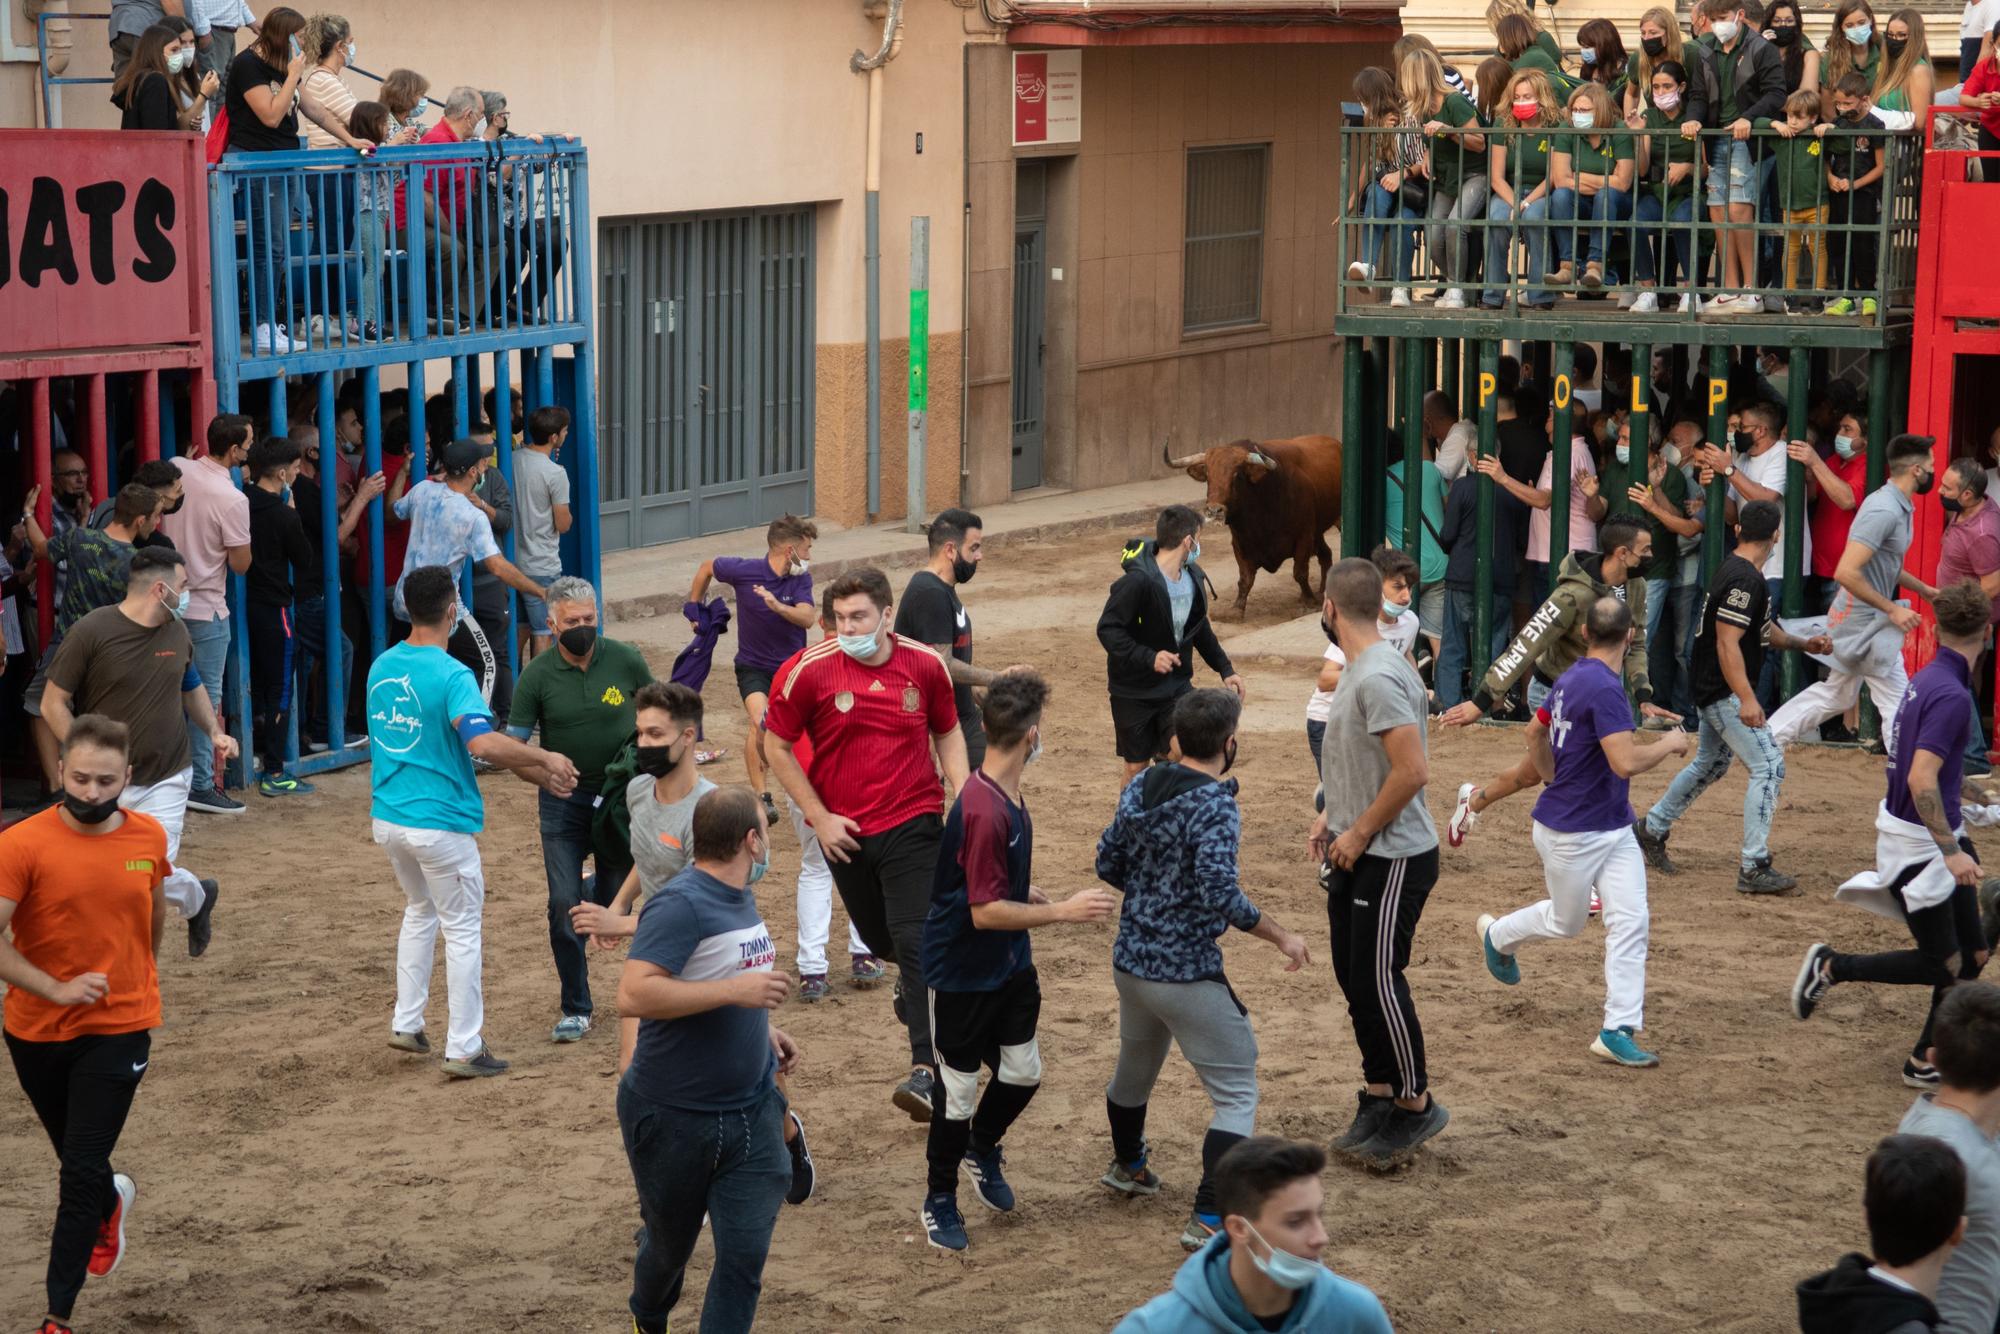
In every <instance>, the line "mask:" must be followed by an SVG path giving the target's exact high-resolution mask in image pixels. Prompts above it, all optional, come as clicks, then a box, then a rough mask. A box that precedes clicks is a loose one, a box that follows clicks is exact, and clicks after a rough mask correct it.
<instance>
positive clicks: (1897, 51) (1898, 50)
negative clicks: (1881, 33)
mask: <svg viewBox="0 0 2000 1334" xmlns="http://www.w3.org/2000/svg"><path fill="white" fill-rule="evenodd" d="M1909 44H1910V39H1909V38H1907V37H1884V38H1883V39H1882V49H1883V50H1884V51H1886V52H1888V53H1889V59H1891V60H1894V59H1895V58H1896V57H1897V56H1900V55H1902V54H1903V48H1905V47H1907V46H1908V45H1909Z"/></svg>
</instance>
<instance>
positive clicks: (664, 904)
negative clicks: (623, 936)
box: [625, 866, 778, 1112]
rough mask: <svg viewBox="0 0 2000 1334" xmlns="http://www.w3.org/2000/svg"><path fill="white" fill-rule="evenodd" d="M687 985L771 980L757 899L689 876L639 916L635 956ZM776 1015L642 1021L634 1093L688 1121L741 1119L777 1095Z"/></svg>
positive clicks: (631, 1074)
mask: <svg viewBox="0 0 2000 1334" xmlns="http://www.w3.org/2000/svg"><path fill="white" fill-rule="evenodd" d="M629 957H631V958H633V959H637V960H639V961H640V962H641V963H650V964H652V965H654V966H655V967H658V968H664V969H666V971H667V972H669V973H670V974H672V975H673V976H675V977H677V978H679V979H680V980H682V981H683V982H721V981H725V980H727V979H729V978H732V977H736V976H738V975H739V974H742V973H768V972H770V971H771V966H772V964H773V963H775V962H776V960H777V957H778V951H777V949H776V947H775V946H773V945H772V944H771V932H770V930H769V928H767V927H766V926H765V925H764V919H763V918H762V917H760V916H758V913H757V898H756V895H754V894H752V893H751V892H750V891H749V890H747V889H737V888H736V887H735V886H734V885H726V884H724V883H723V882H722V881H720V880H717V879H716V878H715V877H714V876H712V875H710V874H708V873H707V872H706V871H702V870H698V869H696V868H695V867H692V866H690V867H688V868H687V869H686V870H685V871H682V872H681V873H680V874H679V875H677V876H675V877H674V878H673V879H672V880H671V881H669V882H668V883H667V884H666V886H665V887H664V888H663V889H662V890H661V891H660V892H659V893H658V894H655V895H654V896H653V898H652V900H651V901H650V902H649V903H647V904H646V906H645V908H644V909H642V910H641V911H640V913H639V927H638V930H637V931H636V932H635V933H634V934H633V936H632V950H631V954H630V956H629ZM777 1069H778V1060H777V1056H776V1054H775V1053H773V1052H772V1050H771V1017H770V1011H768V1010H762V1009H752V1008H750V1007H748V1006H743V1005H724V1006H721V1007H719V1008H717V1009H713V1010H703V1011H702V1012H701V1013H699V1014H690V1015H687V1016H684V1017H683V1018H680V1019H641V1020H640V1021H639V1042H638V1045H637V1046H636V1047H635V1048H634V1049H633V1052H632V1065H631V1068H630V1069H628V1070H626V1072H625V1079H626V1081H627V1082H628V1083H629V1084H630V1085H631V1087H632V1091H633V1092H634V1093H637V1094H639V1095H640V1096H642V1097H646V1098H650V1099H652V1100H653V1101H654V1102H657V1103H660V1104H661V1105H663V1106H667V1107H674V1108H678V1109H679V1110H681V1111H686V1112H733V1111H736V1110H738V1109H739V1108H743V1107H747V1106H749V1105H750V1104H751V1103H754V1102H756V1101H757V1100H758V1099H759V1098H761V1097H763V1096H764V1094H765V1093H766V1092H767V1091H768V1090H769V1089H770V1088H771V1087H772V1086H773V1081H774V1079H775V1076H776V1074H777Z"/></svg>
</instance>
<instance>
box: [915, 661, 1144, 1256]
mask: <svg viewBox="0 0 2000 1334" xmlns="http://www.w3.org/2000/svg"><path fill="white" fill-rule="evenodd" d="M1048 697H1049V687H1048V683H1047V682H1046V681H1044V680H1042V678H1041V677H1039V676H1037V675H1035V674H1034V673H1033V672H1030V671H1026V670H1021V671H1016V672H1011V673H1009V674H1008V675H1006V676H1003V677H1000V678H999V679H998V680H996V681H995V682H994V683H993V684H992V686H990V687H989V688H988V689H987V691H986V700H985V702H984V703H983V704H982V705H981V706H980V711H981V713H982V715H983V717H982V722H983V724H984V729H983V731H982V735H983V736H984V737H985V738H986V745H987V750H986V758H985V760H984V762H983V763H982V764H981V766H980V767H979V768H978V769H976V770H974V771H973V774H972V776H971V777H970V778H968V779H967V780H966V783H965V788H964V790H963V791H961V792H960V793H959V794H958V800H956V801H954V802H953V803H952V804H951V814H950V815H949V816H947V817H946V819H945V822H944V842H943V844H942V845H941V846H940V847H939V849H938V863H937V875H936V878H935V879H934V880H933V881H932V883H931V908H930V916H929V917H928V918H927V919H926V920H925V922H924V983H925V985H926V986H928V987H929V988H930V1007H931V1035H932V1038H933V1040H934V1041H936V1043H937V1057H938V1078H939V1080H940V1081H942V1083H943V1084H944V1110H943V1115H933V1116H932V1117H931V1129H930V1144H929V1147H928V1151H927V1155H926V1156H927V1158H928V1161H929V1166H930V1177H929V1181H928V1185H927V1189H926V1194H925V1196H924V1206H923V1211H922V1217H923V1223H924V1234H925V1236H926V1237H927V1238H928V1239H929V1241H930V1244H931V1245H933V1246H937V1247H940V1248H942V1249H944V1250H949V1251H962V1250H964V1249H965V1248H966V1246H967V1245H968V1242H967V1239H966V1235H965V1216H964V1215H963V1214H962V1213H960V1212H959V1209H958V1173H959V1168H960V1167H961V1166H963V1167H964V1169H965V1171H966V1174H967V1175H969V1176H970V1177H971V1178H972V1188H973V1190H974V1192H975V1193H976V1194H978V1196H979V1202H980V1203H981V1204H984V1205H985V1206H986V1207H987V1208H989V1209H994V1210H997V1211H999V1212H1001V1213H1006V1212H1009V1211H1010V1210H1012V1209H1013V1207H1014V1188H1013V1187H1012V1186H1010V1185H1008V1184H1007V1178H1006V1175H1005V1173H1004V1172H1003V1171H1002V1169H1001V1162H1002V1157H1001V1152H1000V1140H1001V1137H1002V1136H1004V1135H1005V1134H1006V1133H1007V1128H1008V1127H1009V1126H1011V1125H1013V1124H1014V1121H1015V1119H1016V1118H1017V1117H1019V1116H1020V1115H1021V1113H1022V1112H1024V1111H1026V1110H1027V1107H1028V1101H1029V1099H1031V1098H1033V1097H1034V1096H1035V1089H1036V1088H1037V1087H1039V1086H1040V1084H1041V1080H1042V1052H1041V1047H1040V1046H1039V1045H1038V1044H1037V1042H1036V1040H1035V1028H1036V1025H1037V1023H1038V1021H1039V1019H1040V1017H1041V1012H1042V989H1041V984H1040V981H1039V979H1038V977H1037V975H1036V973H1035V962H1034V956H1033V954H1032V953H1031V952H1030V947H1029V944H1028V932H1029V931H1030V930H1031V929H1033V928H1035V927H1041V926H1048V925H1050V924H1051V923H1055V922H1101V921H1103V920H1104V919H1105V918H1107V917H1109V916H1110V915H1111V913H1112V910H1113V909H1114V908H1116V907H1117V906H1118V900H1117V899H1116V898H1114V897H1113V896H1112V894H1111V891H1109V890H1106V889H1086V890H1081V891H1079V892H1078V893H1076V894H1073V895H1071V896H1070V897H1069V898H1068V899H1065V900H1064V901H1063V902H1061V903H1051V902H1049V900H1048V897H1047V896H1046V895H1045V894H1043V893H1042V891H1041V890H1039V889H1037V888H1035V886H1034V884H1033V883H1032V881H1033V871H1034V852H1035V827H1034V823H1033V822H1032V821H1031V820H1029V818H1028V803H1027V802H1026V800H1024V799H1023V798H1022V796H1021V775H1022V773H1023V771H1024V770H1025V769H1026V768H1027V767H1028V762H1029V761H1030V760H1032V759H1034V758H1035V756H1036V754H1037V753H1039V752H1040V750H1041V746H1042V736H1041V732H1042V708H1043V706H1044V705H1045V704H1046V703H1047V702H1048ZM982 1065H983V1066H986V1067H988V1068H990V1069H991V1070H992V1071H993V1078H992V1080H991V1081H989V1082H988V1083H987V1085H986V1094H985V1096H984V1097H980V1096H978V1095H979V1068H980V1067H981V1066H982ZM975 1100H976V1101H975Z"/></svg>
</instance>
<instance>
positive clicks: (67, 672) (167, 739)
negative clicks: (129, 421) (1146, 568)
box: [42, 547, 236, 959]
mask: <svg viewBox="0 0 2000 1334" xmlns="http://www.w3.org/2000/svg"><path fill="white" fill-rule="evenodd" d="M187 578H188V575H187V562H186V561H184V560H183V559H182V558H181V554H180V552H178V551H175V550H174V549H173V548H171V547H147V548H145V549H144V550H141V551H137V552H134V553H133V555H132V560H131V565H130V570H129V572H128V574H127V576H126V580H127V582H126V587H125V599H124V601H122V602H120V603H118V605H116V606H113V607H100V608H98V609H97V610H96V611H93V612H91V613H90V614H89V615H88V616H85V617H84V618H83V619H82V620H80V621H78V622H77V623H76V624H75V625H73V626H71V627H70V632H69V634H68V635H66V636H65V637H64V638H63V645H62V648H61V649H60V650H58V651H57V653H56V656H55V660H54V661H53V662H51V663H50V664H49V682H48V688H47V691H46V693H44V694H43V696H42V717H43V719H44V720H45V721H46V722H47V723H48V725H49V729H50V731H51V732H52V733H54V735H55V737H56V739H57V740H58V741H61V740H62V739H63V738H65V737H67V736H68V735H69V729H70V725H71V723H72V722H74V721H75V719H76V717H77V715H79V714H84V713H98V714H103V715H104V716H105V717H107V718H111V719H114V720H115V721H117V722H121V723H123V724H125V726H126V728H127V729H128V730H129V733H130V741H129V745H130V749H131V754H130V761H131V765H132V775H131V778H130V780H129V781H128V782H127V783H126V784H125V787H124V790H123V792H122V794H121V795H120V797H119V800H121V801H122V802H124V804H125V808H126V809H127V810H134V811H139V812H142V813H143V814H146V815H150V816H151V817H153V819H155V820H157V821H159V822H160V827H161V828H162V829H164V830H165V831H166V835H167V862H168V868H167V876H166V889H165V893H166V898H167V902H168V903H170V904H172V905H173V907H174V911H175V912H177V913H179V914H180V915H181V916H182V917H184V918H186V919H187V932H188V956H189V957H190V958H196V959H198V958H200V957H201V956H202V955H203V954H205V953H207V952H208V944H209V941H210V940H211V939H213V938H214V935H215V901H216V898H217V897H218V895H219V894H220V893H221V890H220V888H219V887H218V886H217V885H216V883H215V881H213V880H203V879H201V878H199V877H197V876H196V875H195V874H194V873H193V872H192V871H190V870H188V869H187V868H186V867H185V866H181V865H178V864H177V863H178V858H179V857H180V851H181V830H182V829H183V828H185V827H186V825H187V812H188V793H189V791H190V790H191V788H192V785H193V781H194V761H193V757H192V754H191V753H190V751H189V748H188V730H189V728H190V727H192V728H194V729H196V730H198V731H199V732H201V734H202V735H203V736H205V737H207V738H208V739H209V742H210V744H211V745H212V746H213V747H214V752H215V753H216V754H218V755H220V756H221V757H222V759H223V761H224V762H227V761H228V760H229V759H230V758H231V757H233V756H234V755H235V754H236V738H234V737H232V736H230V735H229V733H228V732H226V731H224V730H223V726H222V723H221V720H219V719H218V718H217V717H216V716H215V710H214V707H213V706H212V705H211V704H210V703H209V695H208V691H207V689H206V688H204V686H203V685H202V681H201V677H200V675H199V674H197V673H196V671H195V670H194V663H193V657H194V645H193V642H192V641H191V640H190V639H189V637H188V629H187V626H186V625H185V624H184V623H183V622H182V620H181V616H182V613H183V612H184V611H185V610H186V608H187V605H188V592H187Z"/></svg>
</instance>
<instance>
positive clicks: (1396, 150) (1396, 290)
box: [1347, 65, 1430, 307]
mask: <svg viewBox="0 0 2000 1334" xmlns="http://www.w3.org/2000/svg"><path fill="white" fill-rule="evenodd" d="M1354 98H1355V100H1356V101H1357V102H1359V103H1360V104H1361V108H1362V113H1363V124H1364V125H1366V126H1367V127H1368V129H1369V130H1370V131H1373V132H1372V133H1369V134H1368V135H1367V139H1366V142H1367V149H1366V151H1365V155H1364V156H1363V170H1364V171H1365V172H1366V174H1367V175H1366V179H1365V180H1361V181H1357V182H1356V187H1357V188H1356V191H1355V194H1354V196H1352V197H1350V199H1349V201H1348V205H1347V212H1348V215H1349V216H1350V217H1351V216H1354V215H1356V214H1359V215H1360V216H1361V217H1363V218H1365V219H1367V224H1366V226H1364V228H1363V229H1362V247H1361V258H1359V259H1356V260H1355V261H1354V262H1353V263H1352V264H1349V265H1348V266H1347V276H1348V278H1349V279H1351V280H1353V281H1355V282H1373V281H1374V280H1375V277H1376V275H1377V274H1378V273H1380V272H1382V271H1383V269H1382V264H1383V260H1382V250H1383V247H1384V246H1386V245H1389V244H1390V243H1391V241H1392V240H1393V242H1394V245H1395V248H1396V249H1395V257H1394V260H1393V261H1392V267H1391V269H1390V270H1389V272H1390V274H1391V276H1392V278H1393V280H1394V282H1393V285H1392V286H1391V288H1390V291H1389V304H1390V305H1391V306H1397V307H1401V306H1407V305H1409V304H1410V269H1411V266H1412V264H1413V263H1414V262H1415V260H1416V250H1417V229H1416V226H1415V224H1416V222H1417V220H1418V219H1420V218H1422V217H1423V216H1424V214H1425V212H1426V211H1427V210H1428V208H1429V207H1430V182H1429V181H1427V180H1426V179H1425V178H1424V177H1423V175H1422V174H1421V170H1420V169H1421V167H1422V165H1423V160H1424V146H1423V139H1422V137H1421V136H1420V135H1418V134H1417V132H1416V128H1415V127H1414V126H1412V125H1411V124H1410V120H1409V116H1408V115H1407V114H1405V112H1404V110H1403V99H1402V96H1401V94H1399V93H1398V92H1397V91H1396V81H1395V80H1394V79H1393V78H1391V77H1390V75H1389V71H1387V70H1385V69H1380V68H1378V67H1376V66H1374V65H1370V66H1368V67H1367V68H1366V69H1364V70H1362V71H1361V72H1360V73H1359V74H1357V75H1355V76H1354ZM1413 167H1415V168H1419V170H1418V171H1416V172H1413V171H1412V170H1411V168H1413ZM1390 219H1397V220H1399V221H1398V222H1391V221H1390Z"/></svg>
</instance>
